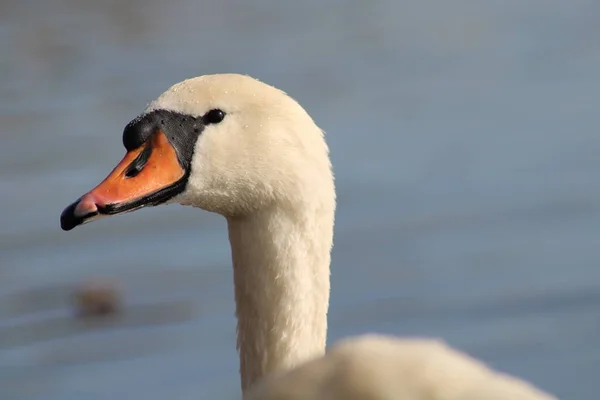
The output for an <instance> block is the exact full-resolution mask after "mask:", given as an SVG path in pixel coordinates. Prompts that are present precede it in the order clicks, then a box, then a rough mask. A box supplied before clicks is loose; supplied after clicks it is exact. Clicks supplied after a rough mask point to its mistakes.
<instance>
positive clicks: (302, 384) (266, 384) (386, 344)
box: [244, 334, 556, 400]
mask: <svg viewBox="0 0 600 400" xmlns="http://www.w3.org/2000/svg"><path fill="white" fill-rule="evenodd" d="M552 399H553V400H556V399H555V398H554V397H552V396H550V395H547V394H545V393H543V392H541V391H540V390H538V389H537V388H535V387H533V386H532V385H530V384H528V383H526V382H524V381H522V380H519V379H516V378H513V377H511V376H508V375H505V374H501V373H498V372H495V371H493V370H491V369H490V368H488V367H486V366H485V365H484V364H482V363H481V362H479V361H477V360H475V359H473V358H471V357H469V356H468V355H466V354H463V353H461V352H459V351H456V350H455V349H453V348H451V347H449V346H447V345H446V344H445V343H444V342H442V341H438V340H433V339H412V338H411V339H409V338H397V337H392V336H385V335H373V334H370V335H361V336H356V337H352V338H349V339H344V340H340V341H339V342H337V343H336V344H335V345H334V346H333V347H332V348H331V349H330V350H329V352H328V353H327V355H326V356H324V357H322V358H318V359H316V360H312V361H309V362H307V363H305V364H303V365H301V366H300V367H297V368H295V369H292V370H289V371H286V372H284V373H282V374H276V375H273V376H270V377H267V378H265V379H264V380H262V381H261V382H259V383H258V384H256V385H254V386H253V387H252V388H250V390H248V391H247V392H246V393H245V396H244V400H552Z"/></svg>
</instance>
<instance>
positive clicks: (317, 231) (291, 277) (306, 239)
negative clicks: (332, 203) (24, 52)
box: [228, 209, 333, 390]
mask: <svg viewBox="0 0 600 400" xmlns="http://www.w3.org/2000/svg"><path fill="white" fill-rule="evenodd" d="M332 212H333V211H332V210H326V211H320V210H304V212H303V213H300V214H299V213H297V212H289V211H285V210H283V209H270V210H268V211H263V212H260V213H257V214H255V215H252V216H248V217H243V218H232V219H229V220H228V227H229V240H230V243H231V250H232V259H233V277H234V286H235V301H236V316H237V319H238V325H237V348H238V351H239V355H240V373H241V378H242V390H245V389H247V388H248V387H249V386H251V385H252V384H253V383H254V382H256V381H257V380H259V379H261V378H262V377H263V376H265V375H268V374H272V373H276V372H280V371H284V370H287V369H290V368H292V367H294V366H296V365H298V364H300V363H302V362H305V361H308V360H309V359H311V358H314V357H317V356H320V355H322V354H324V352H325V341H326V335H327V309H328V306H329V285H330V284H329V263H330V251H331V246H332V240H333V221H332V219H333V214H332Z"/></svg>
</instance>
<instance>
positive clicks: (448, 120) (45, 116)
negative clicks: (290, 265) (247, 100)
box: [0, 0, 600, 400]
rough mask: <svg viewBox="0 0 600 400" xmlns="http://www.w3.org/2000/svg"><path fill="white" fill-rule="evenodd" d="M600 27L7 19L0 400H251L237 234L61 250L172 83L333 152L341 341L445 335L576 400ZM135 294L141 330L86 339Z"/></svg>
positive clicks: (549, 8)
mask: <svg viewBox="0 0 600 400" xmlns="http://www.w3.org/2000/svg"><path fill="white" fill-rule="evenodd" d="M599 18H600V6H599V5H598V3H597V2H593V1H590V0H574V1H572V2H564V1H558V0H544V1H542V0H530V1H527V2H522V1H516V0H508V1H504V2H498V3H492V2H479V3H473V2H469V1H466V0H459V1H455V2H444V1H441V0H426V1H422V2H408V1H387V0H377V1H374V2H369V3H366V2H358V1H350V2H346V3H345V4H341V3H339V2H335V1H325V2H315V1H312V0H311V1H305V2H294V3H290V2H275V1H272V0H260V1H257V2H252V3H250V2H248V3H247V2H242V1H239V0H225V1H221V2H196V1H191V0H177V1H175V2H170V3H167V2H158V1H153V0H152V1H145V2H142V1H139V0H135V1H129V2H118V1H108V2H97V1H73V0H62V1H61V0H51V1H48V2H45V3H43V2H34V1H31V0H28V1H20V2H17V1H7V0H4V1H0V49H2V50H3V52H2V53H3V54H4V55H5V56H4V57H2V59H1V60H0V72H1V76H2V77H3V79H2V80H0V118H1V121H2V132H3V134H2V136H0V144H1V145H0V186H1V187H2V196H1V202H2V207H1V209H0V210H1V211H0V220H1V221H2V224H0V397H1V398H2V399H11V400H12V399H18V400H22V399H44V400H47V399H60V400H66V399H79V398H81V397H82V396H86V397H87V398H93V399H109V398H129V397H131V398H138V397H143V398H145V399H148V400H152V399H163V398H165V397H167V396H169V397H171V398H178V399H179V398H181V399H188V398H189V399H191V398H194V399H195V398H198V397H200V398H210V397H211V396H217V398H221V397H223V396H226V395H230V396H233V398H234V397H235V396H236V395H237V394H238V393H239V389H238V381H239V378H238V375H237V370H238V366H237V358H236V353H235V347H234V342H235V340H234V335H235V333H234V332H235V320H234V317H233V293H232V284H231V271H230V267H229V265H230V262H229V249H228V245H227V235H226V232H225V224H224V221H223V220H222V219H221V218H219V217H218V216H215V215H211V214H207V213H203V212H200V211H198V210H193V209H186V208H183V207H178V206H168V207H159V208H157V209H153V210H142V211H139V212H138V213H134V214H128V215H125V216H122V217H119V218H115V219H110V220H103V221H99V222H97V223H95V224H91V225H86V226H85V227H84V228H81V229H79V230H77V232H75V233H69V234H66V233H63V232H61V231H60V230H59V224H58V217H59V214H60V212H61V210H62V209H63V207H64V206H65V205H67V204H69V203H70V202H72V201H73V200H74V199H75V198H76V197H77V196H79V195H80V194H81V193H83V192H84V191H86V190H88V189H90V188H91V187H92V185H94V184H95V183H96V182H98V181H99V180H100V179H102V178H103V177H104V176H105V175H106V174H107V173H108V172H109V169H110V168H111V167H112V166H113V165H114V163H115V162H116V161H117V160H119V159H120V158H121V156H122V153H123V149H122V148H121V144H120V133H121V130H122V128H123V127H124V125H125V124H126V123H127V122H128V121H129V120H130V119H131V118H133V117H134V116H135V115H137V114H138V113H139V112H140V111H141V110H142V109H143V108H144V106H145V104H146V103H147V102H149V101H150V100H152V99H153V98H154V97H156V96H157V95H158V94H160V93H161V92H162V91H163V90H165V89H166V88H167V87H168V86H170V85H171V84H173V83H175V82H177V81H180V80H182V79H184V78H187V77H191V76H196V75H200V74H205V73H215V72H243V73H248V74H250V75H254V76H256V77H258V78H260V79H262V80H264V81H266V82H269V83H272V84H274V85H276V86H279V87H281V88H282V89H284V90H285V91H287V92H288V93H290V94H291V95H293V96H294V97H295V98H297V99H298V100H299V101H300V103H301V104H303V105H304V106H305V107H306V108H307V110H308V111H309V112H310V113H311V114H312V115H313V117H314V118H315V119H316V120H317V121H318V123H319V124H320V125H321V126H322V127H323V128H324V129H325V131H326V132H327V133H328V140H329V143H330V146H331V149H332V157H333V162H334V166H335V170H336V176H337V184H338V193H339V209H338V214H337V225H336V245H335V249H334V255H333V265H332V269H333V282H332V286H333V287H332V288H333V293H332V305H331V311H330V335H329V338H330V341H334V340H336V339H338V338H340V337H342V336H346V335H351V334H357V333H361V332H366V331H381V332H389V333H397V334H406V335H429V336H437V337H443V338H444V339H446V340H447V341H448V342H450V343H451V344H452V345H454V346H458V347H459V348H461V349H463V350H465V351H467V352H469V353H471V354H473V355H475V356H477V357H480V358H482V359H484V360H486V361H487V362H489V363H491V364H492V365H493V366H494V367H496V368H499V369H501V370H504V371H508V372H510V373H513V374H516V375H518V376H521V377H523V378H525V379H528V380H531V381H533V382H534V383H535V384H537V385H539V386H540V387H542V388H544V389H546V390H548V391H551V392H554V393H556V394H557V395H559V396H560V397H561V398H562V397H564V398H569V399H589V398H592V397H593V394H594V393H596V392H597V390H598V384H597V372H596V371H597V370H598V369H599V368H600V351H598V348H600V339H599V338H600V336H598V331H599V330H600V319H598V318H597V315H598V312H599V311H600V295H599V293H600V291H599V289H600V283H599V282H600V272H599V271H600V270H599V269H598V264H599V261H600V250H598V249H600V235H599V232H600V231H599V229H598V226H600V206H599V204H600V185H599V184H598V170H599V168H600V158H599V157H598V154H600V135H598V132H597V127H598V126H599V123H600V117H599V115H598V112H597V104H598V93H599V90H600V79H599V77H598V70H599V68H600V47H598V46H597V43H598V41H599V40H600V25H599V24H597V21H598V19H599ZM93 277H108V278H116V279H118V280H119V281H120V282H123V286H124V292H123V294H124V303H125V304H124V310H123V313H122V314H119V315H117V316H114V317H110V318H105V319H100V320H77V319H75V318H73V315H72V307H71V303H70V300H71V295H72V293H73V288H74V287H76V286H77V285H78V284H79V282H82V281H85V280H87V279H90V278H93Z"/></svg>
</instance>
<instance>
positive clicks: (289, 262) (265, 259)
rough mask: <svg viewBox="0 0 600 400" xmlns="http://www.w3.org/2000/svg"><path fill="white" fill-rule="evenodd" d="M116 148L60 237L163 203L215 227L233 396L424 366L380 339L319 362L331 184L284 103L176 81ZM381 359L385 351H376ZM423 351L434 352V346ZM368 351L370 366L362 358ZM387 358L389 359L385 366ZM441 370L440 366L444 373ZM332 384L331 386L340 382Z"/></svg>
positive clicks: (305, 118)
mask: <svg viewBox="0 0 600 400" xmlns="http://www.w3.org/2000/svg"><path fill="white" fill-rule="evenodd" d="M123 146H124V147H125V150H126V154H125V156H124V158H123V159H122V160H121V161H120V162H119V163H118V164H117V166H116V167H115V168H114V169H113V170H112V172H111V173H110V174H109V175H108V176H107V177H106V178H105V179H104V180H103V181H102V182H101V183H100V184H98V186H96V187H95V188H94V189H92V190H91V191H90V192H88V193H86V194H84V195H83V196H81V197H80V198H79V199H78V200H77V201H75V202H74V203H72V204H71V205H69V206H68V207H66V208H65V209H64V211H63V212H62V214H61V217H60V223H61V228H62V229H63V230H65V231H69V230H71V229H74V228H75V227H77V226H79V225H82V224H85V223H89V222H91V221H94V220H98V219H100V218H104V217H108V216H111V215H117V214H123V213H127V212H132V211H135V210H138V209H140V208H143V207H149V206H157V205H160V204H168V203H179V204H182V205H186V206H193V207H198V208H201V209H204V210H206V211H209V212H214V213H218V214H220V215H222V216H224V217H225V218H226V220H227V225H228V231H229V242H230V247H231V257H232V264H233V280H234V292H235V304H236V317H237V339H236V340H237V349H238V353H239V359H240V375H241V388H242V392H243V393H244V395H247V396H249V397H252V398H256V399H259V398H269V397H268V396H275V397H271V398H280V397H276V396H278V395H277V393H280V394H281V393H282V392H281V390H282V386H281V384H278V382H289V381H290V379H294V376H296V379H297V382H300V381H302V382H309V381H311V382H314V385H312V386H311V385H310V384H308V385H302V388H301V389H306V390H308V392H306V393H304V394H301V393H300V392H298V391H297V390H296V389H298V388H297V387H295V386H293V385H287V384H286V385H284V386H285V387H288V388H290V389H289V390H296V392H294V396H296V397H294V398H303V399H304V398H306V399H309V398H310V399H312V398H314V399H316V398H332V399H333V398H344V397H343V396H342V395H340V396H342V397H340V396H338V397H331V393H330V394H329V397H327V396H326V395H323V396H322V397H310V396H318V393H317V392H318V391H317V389H316V386H317V380H318V378H316V377H313V378H314V379H317V380H314V379H313V380H311V379H309V378H308V376H309V375H310V374H308V375H307V374H306V373H305V372H306V371H307V368H308V371H309V372H310V371H317V370H323V369H326V368H327V367H326V365H333V364H336V363H337V361H338V360H341V359H343V360H346V361H348V360H354V361H357V360H362V359H365V357H366V358H369V357H371V358H372V359H373V360H375V361H376V363H377V362H379V361H377V360H380V361H381V365H382V366H385V368H386V369H387V368H390V369H389V370H386V371H381V373H382V374H388V375H389V373H390V371H392V370H397V371H399V373H401V370H402V368H401V367H400V365H401V364H400V363H402V362H404V361H402V354H403V350H402V349H404V351H409V352H410V351H413V353H414V354H413V355H412V359H419V357H421V358H422V361H424V360H425V359H427V360H432V361H434V362H435V359H434V358H432V350H431V348H429V347H427V346H422V345H421V346H419V345H414V343H413V342H412V341H410V340H409V341H406V340H404V339H399V338H388V337H384V336H367V337H358V338H357V339H356V340H355V341H350V342H342V343H341V344H340V345H338V346H334V348H333V350H332V351H331V352H330V353H328V354H327V355H326V354H325V348H326V334H327V310H328V307H329V292H330V280H329V275H330V269H329V266H330V257H331V256H330V254H331V249H332V245H333V226H334V214H335V207H336V194H335V185H334V176H333V172H332V167H331V162H330V158H329V149H328V146H327V143H326V141H325V137H324V133H323V131H322V130H321V129H320V128H319V127H318V126H317V125H316V124H315V122H314V121H313V119H312V118H311V117H310V116H309V114H308V113H307V112H306V111H305V110H304V109H303V108H302V107H301V106H300V105H299V104H298V103H297V102H296V101H295V100H293V99H292V98H291V97H290V96H288V95H287V94H286V93H284V92H283V91H281V90H279V89H277V88H275V87H273V86H270V85H267V84H265V83H262V82H260V81H259V80H257V79H254V78H252V77H249V76H246V75H239V74H217V75H205V76H200V77H196V78H191V79H187V80H185V81H182V82H180V83H177V84H175V85H173V86H172V87H170V88H169V89H167V90H166V91H165V92H164V93H163V94H161V95H160V96H159V97H158V98H157V99H156V100H154V101H153V102H151V103H150V104H149V105H148V106H147V108H146V109H145V110H144V111H143V112H142V113H141V114H140V115H139V116H138V117H136V118H135V119H133V120H132V121H131V122H130V123H128V124H127V125H126V127H125V128H124V130H123ZM419 343H420V342H419ZM436 343H437V342H436ZM386 346H387V347H386ZM436 346H437V347H436ZM423 347H425V349H424V350H419V349H423ZM382 348H383V349H387V350H386V351H383V352H381V349H382ZM434 348H435V349H438V350H440V349H445V348H444V347H443V346H439V345H437V344H434ZM369 349H370V350H369ZM388 350H389V351H388ZM373 351H374V352H375V353H376V354H379V355H378V356H377V355H376V356H373V354H371V353H372V352H373ZM438 352H439V351H438ZM433 353H435V351H433ZM441 353H444V354H446V353H448V351H446V352H444V351H441ZM369 354H370V355H369ZM393 354H395V355H396V357H394V360H389V356H390V355H393ZM456 357H458V358H459V359H460V360H459V361H457V362H459V363H460V362H462V363H463V364H464V363H465V362H464V359H463V358H461V357H459V356H453V357H449V358H451V359H453V358H456ZM408 358H410V357H408ZM447 358H448V357H447ZM394 362H395V363H396V364H394ZM313 363H317V365H316V367H315V365H314V364H313ZM318 363H321V364H318ZM466 363H467V364H469V362H466ZM342 364H343V363H342ZM350 364H351V365H354V364H356V362H351V363H350ZM358 364H360V362H358ZM444 365H446V366H448V367H451V366H450V363H448V362H446V363H445V364H444ZM375 367H377V365H376V364H374V368H375ZM475 369H476V370H478V371H479V370H481V368H475ZM303 371H304V372H303ZM340 371H341V370H340ZM450 372H452V371H450ZM294 374H296V375H294ZM298 375H301V376H300V377H299V378H298ZM342 375H343V373H342ZM370 375H373V373H371V374H370ZM479 375H481V374H479ZM336 376H337V378H335V379H338V380H339V376H341V375H339V374H338V375H336ZM382 376H384V375H382ZM407 376H417V374H412V375H407ZM332 379H334V378H332ZM259 382H260V383H259ZM413 384H414V382H413ZM296 386H298V385H296ZM525 386H527V385H525ZM527 387H529V386H527ZM250 388H252V390H251V389H250ZM294 388H295V389H294ZM330 389H331V388H330ZM340 390H341V389H340ZM423 390H425V389H423ZM530 390H531V391H535V389H530ZM309 392H310V393H309ZM269 393H271V395H270V394H269ZM289 393H292V392H289ZM307 393H308V394H307ZM407 393H408V392H407ZM302 396H305V397H302ZM307 396H308V397H307ZM540 396H542V395H540ZM373 398H381V399H392V398H394V399H395V398H398V399H404V398H406V399H408V398H409V397H389V396H388V397H385V396H384V397H373ZM410 398H411V399H421V398H423V399H425V398H427V399H429V398H431V399H433V398H435V399H440V400H441V399H446V398H448V399H449V398H450V397H410ZM512 398H517V397H514V396H513V397H512ZM522 398H523V399H524V398H527V399H530V398H531V399H533V398H534V397H522ZM535 398H536V399H538V398H539V399H541V398H546V397H535ZM548 398H549V397H548Z"/></svg>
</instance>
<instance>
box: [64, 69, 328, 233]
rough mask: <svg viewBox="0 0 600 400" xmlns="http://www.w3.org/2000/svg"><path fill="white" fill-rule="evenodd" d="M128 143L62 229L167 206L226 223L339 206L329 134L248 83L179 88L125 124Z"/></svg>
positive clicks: (243, 79)
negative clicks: (196, 210)
mask: <svg viewBox="0 0 600 400" xmlns="http://www.w3.org/2000/svg"><path fill="white" fill-rule="evenodd" d="M123 145H124V147H125V149H126V154H125V156H124V158H123V159H122V160H121V162H119V163H118V165H117V166H116V167H115V168H114V169H113V171H112V172H111V173H110V174H109V175H108V176H107V177H106V179H105V180H104V181H102V182H101V183H100V184H99V185H98V186H96V187H95V188H94V189H92V190H91V191H90V192H88V193H86V194H84V195H83V196H81V197H80V198H79V199H78V200H77V201H75V202H74V203H72V204H71V205H69V206H68V207H67V208H66V209H65V210H64V211H63V213H62V215H61V227H62V229H63V230H71V229H73V228H75V227H76V226H78V225H81V224H84V223H87V222H90V221H93V220H96V219H98V218H101V217H105V216H110V215H117V214H122V213H125V212H131V211H134V210H137V209H140V208H143V207H148V206H156V205H159V204H167V203H180V204H183V205H191V206H196V207H200V208H202V209H205V210H207V211H212V212H216V213H219V214H222V215H224V216H226V217H238V216H245V215H249V214H252V213H253V212H256V211H258V210H261V209H264V208H267V207H270V206H283V207H286V206H295V205H300V206H306V205H311V204H312V205H314V206H316V207H326V208H332V207H334V203H335V194H334V187H333V176H332V172H331V165H330V161H329V155H328V148H327V145H326V143H325V140H324V137H323V132H322V131H321V130H320V129H319V128H318V127H317V126H316V125H315V123H314V122H313V120H312V119H311V117H310V116H309V115H308V114H307V113H306V111H305V110H304V109H303V108H302V107H301V106H300V105H299V104H298V103H297V102H296V101H294V100H293V99H292V98H290V97H289V96H287V95H286V94H285V93H284V92H282V91H280V90H278V89H276V88H274V87H272V86H269V85H267V84H264V83H262V82H260V81H258V80H256V79H253V78H251V77H248V76H244V75H237V74H220V75H207V76H201V77H197V78H192V79H188V80H185V81H183V82H180V83H177V84H175V85H174V86H172V87H171V88H169V89H168V90H167V91H166V92H164V93H163V94H162V95H160V96H159V97H158V98H157V99H156V100H154V101H153V102H152V103H150V105H149V106H148V107H147V108H146V110H145V111H144V112H143V113H142V114H141V115H139V116H138V117H136V118H135V119H133V120H132V121H131V122H130V123H129V124H127V126H126V127H125V129H124V131H123Z"/></svg>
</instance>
